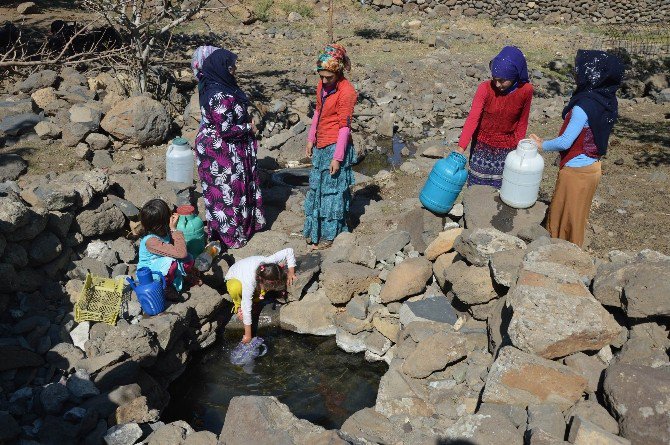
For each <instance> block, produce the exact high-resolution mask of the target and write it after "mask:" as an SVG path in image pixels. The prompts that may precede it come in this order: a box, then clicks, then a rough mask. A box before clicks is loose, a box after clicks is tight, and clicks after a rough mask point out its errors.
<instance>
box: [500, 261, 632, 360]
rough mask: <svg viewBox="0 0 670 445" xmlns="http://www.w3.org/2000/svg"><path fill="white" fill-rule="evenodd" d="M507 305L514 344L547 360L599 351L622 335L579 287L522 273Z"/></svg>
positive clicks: (593, 300) (618, 326)
mask: <svg viewBox="0 0 670 445" xmlns="http://www.w3.org/2000/svg"><path fill="white" fill-rule="evenodd" d="M507 305H508V306H509V307H511V309H512V318H511V320H510V322H509V326H508V327H507V334H508V336H509V338H510V340H511V342H512V344H513V345H514V346H516V347H517V348H519V349H521V350H523V351H526V352H529V353H532V354H536V355H539V356H541V357H545V358H558V357H565V356H566V355H569V354H572V353H574V352H578V351H593V350H595V351H597V350H600V349H601V348H603V347H604V346H607V345H609V344H612V343H613V342H614V341H615V340H616V339H617V338H618V337H619V335H620V334H621V331H622V329H623V328H622V327H621V326H620V325H619V324H618V323H617V322H616V320H615V319H614V317H613V316H612V315H611V314H610V313H609V312H607V311H606V310H605V308H604V307H602V305H601V304H600V303H598V301H596V299H595V298H593V296H592V295H591V294H590V292H589V291H588V289H587V288H586V286H584V284H583V283H582V282H581V281H577V282H572V283H565V282H561V281H558V280H555V279H553V278H549V277H546V276H544V275H540V274H537V273H534V272H530V271H526V270H524V271H523V272H521V275H520V276H519V280H518V281H517V284H516V286H514V287H513V288H512V290H511V291H510V292H509V293H508V294H507Z"/></svg>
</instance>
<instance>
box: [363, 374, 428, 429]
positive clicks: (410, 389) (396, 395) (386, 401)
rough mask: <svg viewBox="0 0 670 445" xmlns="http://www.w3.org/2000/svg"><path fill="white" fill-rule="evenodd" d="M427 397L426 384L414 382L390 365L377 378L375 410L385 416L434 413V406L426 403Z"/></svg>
mask: <svg viewBox="0 0 670 445" xmlns="http://www.w3.org/2000/svg"><path fill="white" fill-rule="evenodd" d="M427 399H428V390H427V386H424V385H417V384H415V381H413V379H412V378H410V377H407V376H406V375H405V374H403V373H402V372H400V370H399V369H397V368H395V367H393V366H392V367H390V368H389V370H388V371H386V374H384V375H383V376H382V378H381V379H380V380H379V389H378V390H377V401H376V403H375V411H377V412H378V413H381V414H383V415H384V416H386V417H391V416H395V415H403V416H411V417H416V416H424V417H429V416H431V415H433V414H434V413H435V407H434V406H432V405H431V404H429V403H427V402H426V400H427Z"/></svg>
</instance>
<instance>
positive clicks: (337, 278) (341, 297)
mask: <svg viewBox="0 0 670 445" xmlns="http://www.w3.org/2000/svg"><path fill="white" fill-rule="evenodd" d="M376 280H377V271H375V270H374V269H370V268H367V267H365V266H360V265H357V264H351V263H335V264H332V265H329V267H328V268H327V269H325V270H324V273H323V276H322V285H323V289H324V290H325V292H326V296H327V297H328V298H329V299H330V301H331V302H332V303H334V304H344V303H348V302H349V300H351V299H352V298H353V297H354V295H357V294H359V293H362V292H364V291H365V290H366V289H367V288H368V286H369V285H370V283H372V282H373V281H376Z"/></svg>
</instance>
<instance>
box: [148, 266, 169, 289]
mask: <svg viewBox="0 0 670 445" xmlns="http://www.w3.org/2000/svg"><path fill="white" fill-rule="evenodd" d="M151 275H158V278H160V280H161V284H162V285H163V289H165V287H166V286H167V285H166V283H165V277H164V276H163V274H162V273H160V272H156V271H153V270H152V271H151Z"/></svg>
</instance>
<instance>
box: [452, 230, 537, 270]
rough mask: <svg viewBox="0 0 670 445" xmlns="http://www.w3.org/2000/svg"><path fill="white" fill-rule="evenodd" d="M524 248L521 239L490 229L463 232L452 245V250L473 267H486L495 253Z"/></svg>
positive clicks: (524, 245)
mask: <svg viewBox="0 0 670 445" xmlns="http://www.w3.org/2000/svg"><path fill="white" fill-rule="evenodd" d="M525 248H526V243H524V242H523V241H522V240H521V239H519V238H517V237H515V236H512V235H508V234H506V233H503V232H501V231H499V230H496V229H491V228H486V229H480V228H477V229H468V230H464V231H463V233H461V236H460V237H459V238H457V239H456V242H455V243H454V250H456V252H458V253H459V254H460V255H461V256H463V257H465V258H466V259H467V260H468V261H469V262H470V263H472V264H474V265H475V266H488V263H489V260H490V259H491V256H492V255H493V254H494V253H496V252H501V251H505V250H518V249H525Z"/></svg>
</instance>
